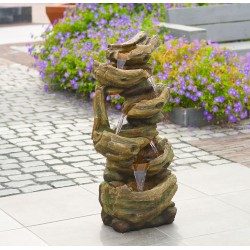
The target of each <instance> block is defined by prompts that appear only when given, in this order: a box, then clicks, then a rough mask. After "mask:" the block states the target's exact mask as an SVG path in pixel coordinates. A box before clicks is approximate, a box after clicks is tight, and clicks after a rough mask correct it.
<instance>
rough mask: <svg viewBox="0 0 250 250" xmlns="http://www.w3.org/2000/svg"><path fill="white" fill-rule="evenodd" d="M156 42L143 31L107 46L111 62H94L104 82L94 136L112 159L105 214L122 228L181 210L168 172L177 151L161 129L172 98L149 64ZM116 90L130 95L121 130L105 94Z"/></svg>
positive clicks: (103, 196)
mask: <svg viewBox="0 0 250 250" xmlns="http://www.w3.org/2000/svg"><path fill="white" fill-rule="evenodd" d="M157 46H159V38H158V36H153V37H148V35H147V34H146V33H144V32H139V33H138V34H137V35H136V36H135V37H133V38H132V39H131V40H129V41H127V42H125V43H122V44H110V45H109V46H108V49H107V51H106V57H107V59H108V60H109V61H110V63H108V64H102V63H99V62H97V61H95V63H94V75H95V78H96V80H97V81H98V82H99V83H100V85H99V86H97V87H96V92H95V96H94V102H93V103H94V126H93V132H92V139H93V143H94V147H95V149H96V151H97V152H99V153H101V154H102V155H104V156H105V157H106V158H107V162H106V167H105V171H104V182H102V183H101V184H100V187H99V201H100V203H101V206H102V213H101V216H102V220H103V223H104V224H105V225H109V226H111V227H113V228H114V229H115V230H116V231H118V232H127V231H132V230H138V229H141V228H147V227H155V226H159V225H163V224H169V223H172V222H173V221H174V218H175V215H176V211H177V210H176V207H175V204H174V202H172V201H171V199H172V197H173V196H174V194H175V192H176V190H177V184H176V177H175V175H173V174H172V173H171V172H170V170H168V166H169V165H170V163H171V161H172V159H173V157H174V154H173V151H172V148H171V145H170V144H169V143H168V141H167V139H162V138H160V137H159V136H158V131H157V130H156V128H157V125H156V124H157V123H158V122H160V121H161V119H162V117H163V115H162V113H161V110H162V108H163V107H164V105H165V104H166V102H167V101H168V99H169V97H170V90H169V89H168V88H167V87H166V86H165V85H163V84H157V85H155V84H154V81H153V76H152V66H151V65H150V64H149V63H148V60H149V58H150V56H151V53H152V52H153V51H154V50H155V49H156V48H157ZM114 94H119V95H121V96H123V97H124V98H125V102H124V104H123V107H122V116H121V118H120V120H119V124H118V127H117V128H116V130H114V129H111V128H110V125H109V120H108V116H107V112H106V107H105V99H106V96H107V95H114ZM125 118H126V119H127V123H126V124H124V125H123V124H122V123H123V120H124V119H125Z"/></svg>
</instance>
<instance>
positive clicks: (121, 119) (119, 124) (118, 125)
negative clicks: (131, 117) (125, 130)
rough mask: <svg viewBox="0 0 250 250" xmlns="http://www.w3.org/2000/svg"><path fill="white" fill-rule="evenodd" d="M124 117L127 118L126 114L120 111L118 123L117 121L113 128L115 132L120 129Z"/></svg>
mask: <svg viewBox="0 0 250 250" xmlns="http://www.w3.org/2000/svg"><path fill="white" fill-rule="evenodd" d="M126 118H127V115H125V114H123V113H122V115H121V116H120V118H119V120H118V123H117V127H116V130H115V133H116V134H118V133H119V132H120V131H121V128H122V124H123V121H124V119H126Z"/></svg>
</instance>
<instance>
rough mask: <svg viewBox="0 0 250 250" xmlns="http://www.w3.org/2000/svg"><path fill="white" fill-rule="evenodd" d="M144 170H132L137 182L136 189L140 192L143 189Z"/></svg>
mask: <svg viewBox="0 0 250 250" xmlns="http://www.w3.org/2000/svg"><path fill="white" fill-rule="evenodd" d="M146 173H147V171H146V170H135V171H134V176H135V180H136V184H137V190H138V191H139V192H142V191H143V189H144V183H145V179H146Z"/></svg>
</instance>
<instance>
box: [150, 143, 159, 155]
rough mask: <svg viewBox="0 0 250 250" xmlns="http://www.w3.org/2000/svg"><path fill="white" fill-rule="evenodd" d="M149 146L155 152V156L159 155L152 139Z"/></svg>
mask: <svg viewBox="0 0 250 250" xmlns="http://www.w3.org/2000/svg"><path fill="white" fill-rule="evenodd" d="M150 146H151V148H152V149H153V150H154V152H155V154H156V155H157V156H159V152H158V149H157V147H156V146H155V144H154V142H153V141H151V142H150Z"/></svg>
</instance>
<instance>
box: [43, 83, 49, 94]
mask: <svg viewBox="0 0 250 250" xmlns="http://www.w3.org/2000/svg"><path fill="white" fill-rule="evenodd" d="M43 89H44V91H45V92H48V91H49V85H48V84H47V83H45V84H44V86H43Z"/></svg>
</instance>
